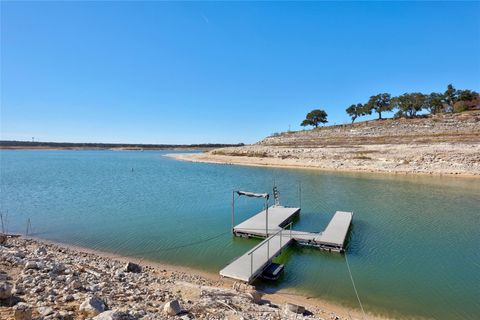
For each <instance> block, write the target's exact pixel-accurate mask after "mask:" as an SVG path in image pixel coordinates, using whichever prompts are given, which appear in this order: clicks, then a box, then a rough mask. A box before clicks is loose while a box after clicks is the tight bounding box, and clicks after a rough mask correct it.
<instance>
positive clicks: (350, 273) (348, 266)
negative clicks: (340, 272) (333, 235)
mask: <svg viewBox="0 0 480 320" xmlns="http://www.w3.org/2000/svg"><path fill="white" fill-rule="evenodd" d="M344 255H345V261H346V262H347V269H348V274H349V275H350V279H351V280H352V285H353V290H354V291H355V295H356V296H357V300H358V304H359V305H360V308H361V309H362V313H363V319H366V318H367V317H366V316H365V310H364V309H363V305H362V302H361V301H360V297H359V295H358V291H357V287H356V286H355V281H353V276H352V271H351V270H350V264H349V263H348V258H347V253H346V252H345V254H344Z"/></svg>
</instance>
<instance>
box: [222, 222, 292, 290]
mask: <svg viewBox="0 0 480 320" xmlns="http://www.w3.org/2000/svg"><path fill="white" fill-rule="evenodd" d="M291 242H292V235H291V233H290V230H285V229H280V230H279V231H277V232H276V233H275V234H273V235H271V236H270V237H268V238H267V239H265V240H263V241H262V242H261V243H259V244H258V245H257V246H255V247H254V248H253V249H251V250H249V251H248V252H247V253H245V254H244V255H242V256H240V257H238V258H237V259H236V260H234V261H233V262H231V263H230V264H229V265H227V266H226V267H225V268H223V269H222V270H220V275H221V276H223V277H228V278H232V279H236V280H240V281H245V282H247V283H250V282H252V281H253V280H255V279H256V278H257V277H258V276H259V275H260V274H262V272H263V270H264V269H265V268H267V267H268V266H269V265H270V263H271V262H272V259H273V258H275V257H276V256H278V255H279V254H280V253H281V252H282V249H284V248H285V247H287V246H288V245H289V244H290V243H291Z"/></svg>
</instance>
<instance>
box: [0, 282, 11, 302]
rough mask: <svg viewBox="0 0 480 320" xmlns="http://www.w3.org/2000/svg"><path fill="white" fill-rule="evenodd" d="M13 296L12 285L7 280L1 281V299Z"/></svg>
mask: <svg viewBox="0 0 480 320" xmlns="http://www.w3.org/2000/svg"><path fill="white" fill-rule="evenodd" d="M11 296H12V285H11V284H10V283H8V282H6V281H4V282H0V299H8V298H10V297H11Z"/></svg>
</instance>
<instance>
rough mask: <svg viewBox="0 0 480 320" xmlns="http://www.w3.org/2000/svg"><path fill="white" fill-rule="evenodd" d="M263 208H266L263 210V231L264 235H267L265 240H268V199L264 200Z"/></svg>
mask: <svg viewBox="0 0 480 320" xmlns="http://www.w3.org/2000/svg"><path fill="white" fill-rule="evenodd" d="M265 206H266V209H265V231H266V233H265V234H266V235H267V238H268V198H266V199H265Z"/></svg>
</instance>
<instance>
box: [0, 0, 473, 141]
mask: <svg viewBox="0 0 480 320" xmlns="http://www.w3.org/2000/svg"><path fill="white" fill-rule="evenodd" d="M479 52H480V4H479V2H453V3H451V2H398V3H396V2H355V3H353V2H348V3H347V2H334V3H325V2H322V3H311V2H307V3H292V2H289V3H272V2H266V3H224V2H223V3H198V2H195V3H163V2H143V3H139V2H136V3H131V2H63V3H60V2H34V3H31V2H3V1H2V3H1V70H0V72H1V114H0V116H1V119H0V125H1V128H0V135H1V136H0V138H1V139H16V140H31V137H35V139H36V140H40V141H71V142H129V143H208V142H218V143H237V142H245V143H253V142H255V141H258V140H260V139H262V138H263V137H265V136H267V135H269V134H271V133H273V132H279V131H286V130H288V129H289V126H290V128H291V129H292V130H298V129H300V128H301V127H300V126H299V124H300V122H301V120H302V119H303V117H304V116H305V114H306V113H307V112H308V111H310V110H312V109H315V108H321V109H324V110H326V111H327V113H328V115H329V117H328V119H329V124H334V123H337V124H338V123H344V122H348V121H349V118H348V116H347V114H346V113H345V108H347V107H348V106H349V105H350V104H352V103H358V102H365V101H366V100H367V99H368V97H369V96H370V95H373V94H376V93H379V92H390V93H392V94H394V95H396V94H402V93H404V92H408V91H421V92H426V93H429V92H432V91H444V89H445V87H446V86H447V84H448V83H453V84H454V85H455V86H456V87H457V88H462V89H473V90H477V91H478V90H479V88H480V76H479V75H480V54H479Z"/></svg>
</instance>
